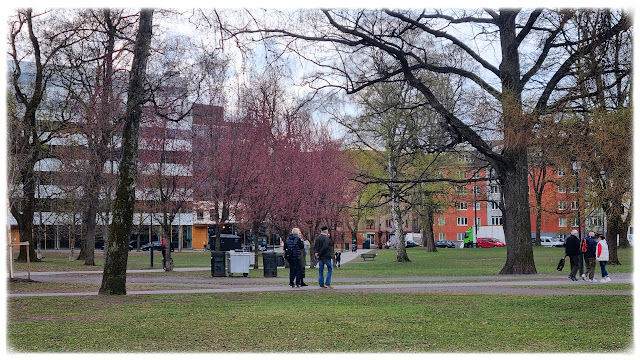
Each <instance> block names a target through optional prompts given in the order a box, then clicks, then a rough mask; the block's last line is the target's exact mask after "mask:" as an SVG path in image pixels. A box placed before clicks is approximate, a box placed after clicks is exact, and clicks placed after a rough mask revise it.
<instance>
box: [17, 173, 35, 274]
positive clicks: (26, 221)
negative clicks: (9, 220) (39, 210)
mask: <svg viewBox="0 0 640 360" xmlns="http://www.w3.org/2000/svg"><path fill="white" fill-rule="evenodd" d="M34 164H35V162H34V163H30V164H28V165H25V166H26V167H25V169H26V170H25V172H23V175H22V179H23V181H22V184H23V188H22V189H23V190H22V191H23V195H22V199H21V200H20V201H19V203H20V204H19V205H18V206H22V208H21V209H14V210H13V211H12V214H13V217H15V218H16V220H17V221H18V229H19V232H20V242H28V243H29V246H28V247H26V246H20V252H19V254H18V258H17V259H16V261H19V262H26V261H27V251H28V252H29V260H30V261H40V259H38V258H37V256H36V249H35V248H36V243H35V241H34V240H33V217H34V215H33V214H34V210H35V201H36V199H35V197H36V195H35V180H34V179H35V176H34V175H33V166H34ZM29 169H31V171H29ZM29 173H30V174H31V175H28V174H29ZM29 176H30V178H28V177H29ZM24 179H27V180H24Z"/></svg>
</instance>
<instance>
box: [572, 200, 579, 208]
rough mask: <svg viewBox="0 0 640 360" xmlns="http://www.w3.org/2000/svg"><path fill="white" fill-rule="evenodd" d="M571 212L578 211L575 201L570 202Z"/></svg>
mask: <svg viewBox="0 0 640 360" xmlns="http://www.w3.org/2000/svg"><path fill="white" fill-rule="evenodd" d="M571 210H578V202H577V201H572V202H571Z"/></svg>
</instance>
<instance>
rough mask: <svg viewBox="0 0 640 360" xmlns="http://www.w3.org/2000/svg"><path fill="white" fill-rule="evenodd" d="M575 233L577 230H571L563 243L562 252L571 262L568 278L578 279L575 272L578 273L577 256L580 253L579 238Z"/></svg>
mask: <svg viewBox="0 0 640 360" xmlns="http://www.w3.org/2000/svg"><path fill="white" fill-rule="evenodd" d="M576 235H578V230H571V236H569V237H568V238H567V241H566V242H565V243H564V246H565V250H564V254H565V255H566V256H568V257H569V262H570V263H571V274H569V279H571V280H573V281H578V279H577V278H576V274H577V273H578V267H579V266H578V256H579V255H580V240H579V239H578V237H577V236H576Z"/></svg>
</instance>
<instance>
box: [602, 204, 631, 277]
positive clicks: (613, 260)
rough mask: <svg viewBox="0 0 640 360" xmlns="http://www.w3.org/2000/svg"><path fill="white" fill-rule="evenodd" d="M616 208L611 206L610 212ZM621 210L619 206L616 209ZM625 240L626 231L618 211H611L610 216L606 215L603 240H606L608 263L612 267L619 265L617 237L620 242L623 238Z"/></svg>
mask: <svg viewBox="0 0 640 360" xmlns="http://www.w3.org/2000/svg"><path fill="white" fill-rule="evenodd" d="M614 208H616V206H615V205H613V206H611V208H610V209H611V210H613V209H614ZM619 208H621V205H620V206H619V207H618V209H619ZM623 235H624V239H625V240H626V237H627V229H626V227H625V226H624V222H623V221H622V216H621V215H620V213H619V211H615V210H614V211H611V214H607V233H606V235H605V238H606V239H607V245H609V262H608V264H612V265H621V263H620V259H618V236H619V237H620V242H622V239H623V237H622V236H623Z"/></svg>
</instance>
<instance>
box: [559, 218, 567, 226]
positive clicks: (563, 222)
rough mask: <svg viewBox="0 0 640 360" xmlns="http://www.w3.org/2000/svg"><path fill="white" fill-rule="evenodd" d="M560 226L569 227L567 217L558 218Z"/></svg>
mask: <svg viewBox="0 0 640 360" xmlns="http://www.w3.org/2000/svg"><path fill="white" fill-rule="evenodd" d="M558 227H561V228H566V227H567V218H563V217H561V218H558Z"/></svg>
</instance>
